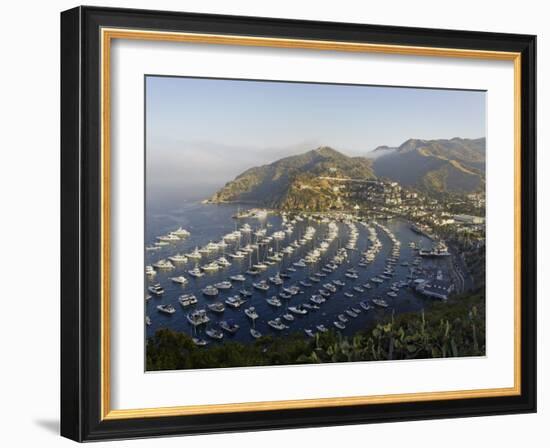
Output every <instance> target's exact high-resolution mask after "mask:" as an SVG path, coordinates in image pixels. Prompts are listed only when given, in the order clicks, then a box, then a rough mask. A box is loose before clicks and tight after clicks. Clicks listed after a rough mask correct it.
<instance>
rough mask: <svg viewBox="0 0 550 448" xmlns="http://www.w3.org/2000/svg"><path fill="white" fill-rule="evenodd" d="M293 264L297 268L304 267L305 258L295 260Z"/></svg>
mask: <svg viewBox="0 0 550 448" xmlns="http://www.w3.org/2000/svg"><path fill="white" fill-rule="evenodd" d="M292 264H293V265H294V266H296V267H298V268H305V267H306V263H305V260H304V259H301V260H299V261H295V262H294V263H292Z"/></svg>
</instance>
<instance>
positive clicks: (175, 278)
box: [170, 275, 189, 285]
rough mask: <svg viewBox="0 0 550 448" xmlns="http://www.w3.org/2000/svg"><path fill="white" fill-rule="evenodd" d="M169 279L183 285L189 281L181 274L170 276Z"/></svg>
mask: <svg viewBox="0 0 550 448" xmlns="http://www.w3.org/2000/svg"><path fill="white" fill-rule="evenodd" d="M170 280H172V281H173V282H174V283H179V284H180V285H185V284H187V283H189V280H187V279H186V278H185V277H184V276H183V275H180V276H178V277H172V278H171V279H170Z"/></svg>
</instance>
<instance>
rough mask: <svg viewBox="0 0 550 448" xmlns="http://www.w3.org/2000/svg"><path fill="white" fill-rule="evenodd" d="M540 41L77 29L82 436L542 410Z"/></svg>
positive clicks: (73, 123)
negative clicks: (538, 183) (539, 357)
mask: <svg viewBox="0 0 550 448" xmlns="http://www.w3.org/2000/svg"><path fill="white" fill-rule="evenodd" d="M535 43H536V39H535V36H530V35H515V34H496V33H483V32H473V31H449V30H438V29H418V28H403V27H392V26H378V25H376V26H372V25H362V24H349V23H328V22H327V23H321V22H310V21H294V20H281V19H267V18H255V17H254V18H253V17H236V16H235V17H233V16H217V15H203V14H188V13H176V12H161V11H142V10H123V9H109V8H96V7H78V8H75V9H71V10H69V11H65V12H63V13H62V14H61V106H62V107H61V109H62V115H61V170H62V191H61V201H62V202H61V203H62V216H61V218H62V219H61V221H62V228H61V235H62V248H61V249H62V263H61V271H62V297H61V301H62V328H61V351H62V365H61V373H62V377H61V413H62V415H61V433H62V435H63V436H65V437H68V438H71V439H74V440H77V441H90V440H100V439H118V438H133V437H152V436H159V435H177V434H182V435H183V434H195V433H207V432H228V431H245V430H258V429H276V428H295V427H307V426H326V425H338V424H353V423H369V422H385V421H398V420H413V419H431V418H445V417H462V416H478V415H495V414H507V413H525V412H535V410H536V402H535V401H536V227H535V223H536V201H535V199H536V193H535V185H536V182H535V123H536V120H535V88H536V84H535Z"/></svg>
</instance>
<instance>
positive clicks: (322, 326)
mask: <svg viewBox="0 0 550 448" xmlns="http://www.w3.org/2000/svg"><path fill="white" fill-rule="evenodd" d="M315 328H317V330H319V331H320V332H321V333H326V332H327V331H328V328H327V327H325V326H324V325H323V324H319V325H317V326H316V327H315Z"/></svg>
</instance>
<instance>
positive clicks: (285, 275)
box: [279, 272, 292, 279]
mask: <svg viewBox="0 0 550 448" xmlns="http://www.w3.org/2000/svg"><path fill="white" fill-rule="evenodd" d="M279 277H281V278H286V279H289V278H292V277H291V276H290V275H289V274H287V273H286V272H280V273H279Z"/></svg>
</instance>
